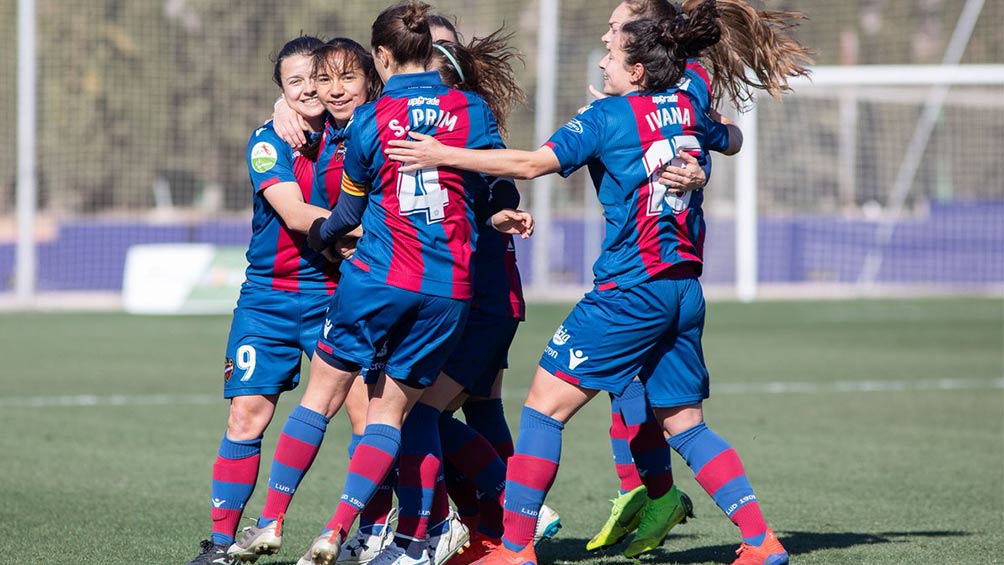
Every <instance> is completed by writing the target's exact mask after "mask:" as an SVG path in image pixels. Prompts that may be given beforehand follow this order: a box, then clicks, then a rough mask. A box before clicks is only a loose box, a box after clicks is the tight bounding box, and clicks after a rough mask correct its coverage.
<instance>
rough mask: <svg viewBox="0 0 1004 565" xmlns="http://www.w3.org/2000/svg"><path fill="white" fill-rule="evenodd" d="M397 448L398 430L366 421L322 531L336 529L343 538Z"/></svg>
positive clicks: (389, 466)
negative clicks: (341, 491) (366, 424)
mask: <svg viewBox="0 0 1004 565" xmlns="http://www.w3.org/2000/svg"><path fill="white" fill-rule="evenodd" d="M400 450H401V430H399V429H397V428H395V427H394V426H388V425H387V424H370V425H368V426H366V431H365V433H364V434H363V437H362V439H361V440H360V441H359V445H358V446H357V447H356V450H355V454H354V455H353V457H352V460H351V461H349V469H348V472H347V473H346V476H345V490H344V492H343V493H342V497H341V499H340V500H339V502H338V509H337V510H335V514H334V515H333V516H332V517H331V519H330V520H328V523H327V525H326V526H325V531H332V530H334V531H337V532H338V534H339V535H340V536H341V538H342V539H343V540H344V539H346V538H347V537H348V534H349V530H350V529H352V524H353V523H354V522H355V521H356V518H357V517H358V516H359V513H360V512H361V511H362V509H363V508H364V507H365V506H366V504H367V503H368V502H369V501H370V500H371V499H372V498H373V495H374V493H376V491H377V490H378V489H379V488H380V485H381V484H382V483H383V481H384V479H385V478H386V477H387V475H388V474H389V473H390V472H391V470H392V469H393V467H394V462H395V461H396V460H397V454H398V452H399V451H400Z"/></svg>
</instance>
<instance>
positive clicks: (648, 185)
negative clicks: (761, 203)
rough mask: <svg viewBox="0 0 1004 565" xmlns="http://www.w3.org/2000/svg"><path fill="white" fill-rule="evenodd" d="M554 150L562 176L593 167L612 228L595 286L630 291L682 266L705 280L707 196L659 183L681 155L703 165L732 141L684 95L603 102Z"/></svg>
mask: <svg viewBox="0 0 1004 565" xmlns="http://www.w3.org/2000/svg"><path fill="white" fill-rule="evenodd" d="M549 144H550V145H551V147H552V149H554V150H555V153H556V154H557V155H558V158H559V161H560V162H561V164H562V168H563V170H562V174H566V175H567V174H570V173H571V172H572V171H573V170H574V169H575V168H576V167H577V166H579V165H581V164H588V165H589V171H590V175H591V176H592V178H593V182H594V184H595V185H596V187H597V195H598V198H599V201H600V204H601V205H602V206H603V215H604V218H605V220H606V234H605V237H604V241H603V251H602V254H601V255H600V258H599V259H598V260H597V262H596V263H595V264H594V274H595V277H596V281H595V282H596V284H597V286H599V287H600V288H607V287H613V286H619V287H628V286H632V285H634V284H638V283H639V282H642V281H644V280H647V279H648V278H650V277H652V276H655V275H657V274H659V273H660V272H662V271H664V270H666V269H667V268H669V267H670V266H672V265H676V264H680V263H684V262H692V263H694V265H695V269H696V272H698V273H699V272H700V264H701V262H702V258H701V255H702V247H703V237H704V221H703V212H702V210H701V204H702V201H703V193H702V191H692V192H689V193H687V194H686V195H684V196H683V197H676V196H674V195H672V194H669V193H667V191H666V187H665V186H663V185H661V184H659V183H658V182H657V177H658V175H659V173H660V172H661V169H662V167H663V166H664V165H665V164H667V163H669V162H670V161H671V160H672V159H673V158H674V156H675V155H676V152H677V151H678V150H679V149H688V150H691V152H692V153H694V154H696V155H698V159H699V160H700V161H701V162H702V163H704V162H705V161H706V160H707V152H708V151H709V150H723V149H725V147H727V144H728V135H727V131H726V130H725V128H724V126H722V125H721V124H717V123H716V122H713V121H712V120H711V119H710V118H709V117H708V116H707V113H706V109H704V108H701V107H700V106H697V105H695V103H694V100H693V99H692V98H691V97H690V96H689V95H688V94H687V93H686V92H684V91H681V90H678V89H671V90H668V91H665V92H659V93H654V94H651V95H640V94H637V93H632V94H630V95H627V96H621V97H611V98H606V99H603V100H598V101H596V102H594V103H593V104H591V105H590V106H589V107H587V109H586V110H584V111H583V112H582V113H581V114H579V116H577V117H576V118H575V119H573V120H572V121H570V122H569V123H568V124H566V126H565V127H564V128H562V129H561V130H559V132H558V133H556V134H555V135H554V136H553V137H552V138H551V141H550V142H549ZM573 164H576V165H575V166H572V165H573Z"/></svg>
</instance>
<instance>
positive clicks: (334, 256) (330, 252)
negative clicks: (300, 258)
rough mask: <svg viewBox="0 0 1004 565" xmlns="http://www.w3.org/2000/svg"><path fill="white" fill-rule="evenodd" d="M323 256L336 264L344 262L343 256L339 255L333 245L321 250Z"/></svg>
mask: <svg viewBox="0 0 1004 565" xmlns="http://www.w3.org/2000/svg"><path fill="white" fill-rule="evenodd" d="M321 257H324V258H325V259H327V261H328V262H329V263H334V264H336V265H337V264H338V263H341V262H342V256H341V255H339V254H338V252H337V251H335V250H334V248H331V247H329V248H327V249H325V250H324V251H321Z"/></svg>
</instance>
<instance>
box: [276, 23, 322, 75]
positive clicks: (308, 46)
mask: <svg viewBox="0 0 1004 565" xmlns="http://www.w3.org/2000/svg"><path fill="white" fill-rule="evenodd" d="M323 45H324V42H323V41H321V40H320V39H318V38H316V37H314V36H312V35H301V36H299V37H296V38H293V39H291V40H289V41H287V42H286V44H285V45H283V46H282V49H280V50H279V54H278V55H276V56H274V57H272V62H273V63H274V64H275V66H274V68H273V69H272V80H273V81H275V83H276V84H278V85H279V88H282V62H283V61H285V60H286V59H288V58H290V57H294V56H296V55H313V54H314V50H315V49H317V48H318V47H322V46H323Z"/></svg>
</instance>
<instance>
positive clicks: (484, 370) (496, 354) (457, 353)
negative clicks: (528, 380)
mask: <svg viewBox="0 0 1004 565" xmlns="http://www.w3.org/2000/svg"><path fill="white" fill-rule="evenodd" d="M517 327H519V320H518V319H516V318H512V317H499V316H492V315H490V314H485V313H483V312H482V311H481V310H478V309H477V308H474V309H471V313H470V315H469V316H468V317H467V324H466V325H465V326H464V331H463V335H462V336H461V338H460V343H459V344H457V348H456V349H454V350H453V354H452V355H450V358H449V359H448V360H447V361H446V364H445V365H443V373H445V374H446V375H448V376H449V377H450V378H451V379H453V380H455V381H457V382H458V383H460V384H461V385H463V387H464V391H465V392H467V394H470V395H471V396H485V397H487V396H489V395H490V394H491V392H492V385H494V384H495V377H496V376H498V373H499V371H500V370H502V369H505V368H506V367H508V366H509V346H510V345H512V340H513V338H514V337H515V336H516V328H517Z"/></svg>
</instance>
